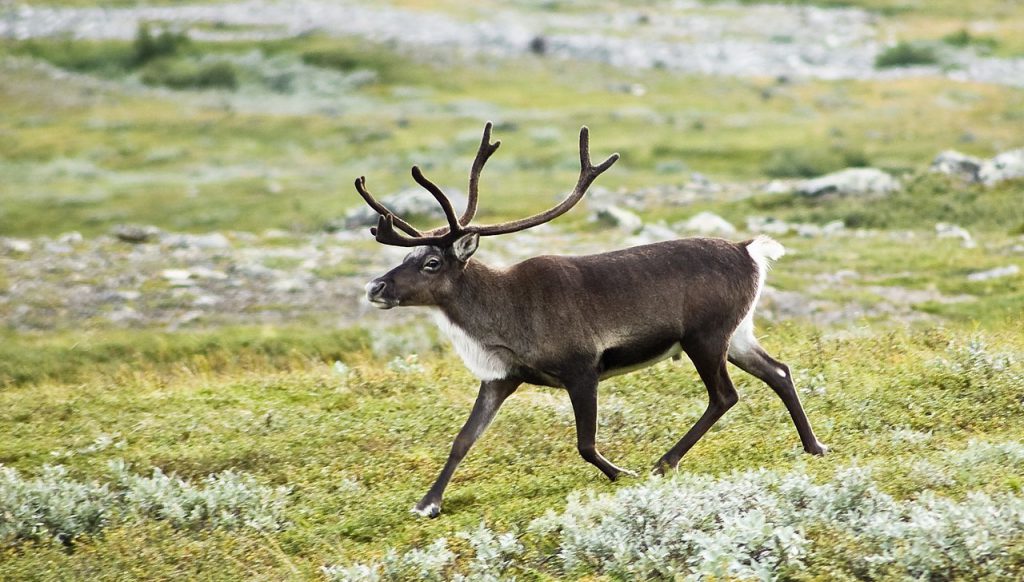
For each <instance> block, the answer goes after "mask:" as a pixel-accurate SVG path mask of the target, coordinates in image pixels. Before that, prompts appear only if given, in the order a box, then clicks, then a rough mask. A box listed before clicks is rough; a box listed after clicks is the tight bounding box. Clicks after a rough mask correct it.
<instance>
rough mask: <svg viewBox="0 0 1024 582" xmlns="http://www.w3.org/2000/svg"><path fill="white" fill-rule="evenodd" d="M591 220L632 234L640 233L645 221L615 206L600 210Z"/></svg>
mask: <svg viewBox="0 0 1024 582" xmlns="http://www.w3.org/2000/svg"><path fill="white" fill-rule="evenodd" d="M591 220H594V221H596V222H600V223H601V224H606V225H608V226H614V227H615V228H618V229H619V230H622V231H624V232H628V233H630V234H633V233H636V232H639V231H640V229H641V228H643V226H644V221H643V219H641V218H640V217H639V216H637V215H636V214H633V213H632V212H630V211H628V210H624V209H622V208H619V207H618V206H615V205H609V206H605V207H604V208H601V209H598V210H597V211H596V212H594V214H593V215H592V216H591Z"/></svg>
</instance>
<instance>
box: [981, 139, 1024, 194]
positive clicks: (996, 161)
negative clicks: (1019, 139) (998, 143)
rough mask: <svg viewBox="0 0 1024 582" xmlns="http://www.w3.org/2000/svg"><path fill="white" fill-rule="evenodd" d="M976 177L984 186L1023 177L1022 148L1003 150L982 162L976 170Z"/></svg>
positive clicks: (1023, 156)
mask: <svg viewBox="0 0 1024 582" xmlns="http://www.w3.org/2000/svg"><path fill="white" fill-rule="evenodd" d="M978 178H979V179H980V180H981V181H982V182H983V183H984V184H985V185H986V186H993V185H995V184H998V183H1000V182H1005V181H1006V180H1015V179H1019V178H1024V148H1020V149H1016V150H1010V151H1008V152H1003V153H1001V154H999V155H998V156H996V157H994V158H992V159H991V160H988V161H986V162H984V163H983V164H982V165H981V169H980V170H978Z"/></svg>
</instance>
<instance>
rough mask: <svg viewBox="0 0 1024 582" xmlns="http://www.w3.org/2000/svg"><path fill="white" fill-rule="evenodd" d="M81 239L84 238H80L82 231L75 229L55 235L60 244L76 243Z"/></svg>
mask: <svg viewBox="0 0 1024 582" xmlns="http://www.w3.org/2000/svg"><path fill="white" fill-rule="evenodd" d="M83 240H85V239H84V238H82V233H80V232H78V231H77V230H73V231H71V232H65V233H64V234H62V235H60V236H59V237H57V242H58V243H59V244H62V245H77V244H79V243H81V242H82V241H83Z"/></svg>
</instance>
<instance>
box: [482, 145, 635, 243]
mask: <svg viewBox="0 0 1024 582" xmlns="http://www.w3.org/2000/svg"><path fill="white" fill-rule="evenodd" d="M618 160H619V154H612V155H610V156H608V159H606V160H605V161H603V162H601V163H600V164H598V165H596V166H594V165H593V164H591V163H590V130H589V129H588V128H587V126H585V125H584V126H583V127H581V128H580V177H579V180H577V181H576V187H575V188H573V190H572V193H571V194H569V196H568V197H566V199H565V200H563V201H562V202H560V203H559V204H558V206H555V207H553V208H551V209H549V210H546V211H544V212H541V213H540V214H535V215H533V216H530V217H528V218H520V219H519V220H513V221H511V222H502V223H501V224H492V225H488V226H472V227H470V230H472V231H473V232H476V233H479V234H480V236H492V235H495V234H508V233H510V232H518V231H520V230H526V229H527V228H530V227H533V226H537V225H538V224H543V223H545V222H549V221H551V220H554V219H555V218H558V217H559V216H561V215H563V214H565V213H566V212H568V211H569V209H570V208H572V207H573V206H576V203H577V202H579V201H580V200H581V199H582V198H583V195H584V194H586V193H587V188H589V187H590V185H591V184H593V183H594V180H596V179H597V177H598V176H600V175H601V174H602V173H604V171H605V170H607V169H608V168H610V167H612V164H614V163H615V162H617V161H618Z"/></svg>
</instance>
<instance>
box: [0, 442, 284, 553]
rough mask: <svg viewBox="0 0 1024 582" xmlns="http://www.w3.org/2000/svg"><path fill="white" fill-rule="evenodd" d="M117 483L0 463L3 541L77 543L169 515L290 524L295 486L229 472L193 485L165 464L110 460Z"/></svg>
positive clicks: (213, 523) (216, 524)
mask: <svg viewBox="0 0 1024 582" xmlns="http://www.w3.org/2000/svg"><path fill="white" fill-rule="evenodd" d="M111 471H112V473H113V477H114V480H113V483H102V484H101V483H99V482H97V481H89V482H83V481H78V480H75V479H72V478H71V477H69V476H68V471H67V469H66V468H64V467H62V466H49V465H47V466H44V467H43V469H42V472H41V474H40V475H39V476H38V477H35V478H30V479H26V478H24V477H22V476H21V474H19V473H18V471H16V470H14V469H12V468H9V467H3V466H0V543H17V542H19V541H23V540H45V539H52V540H55V541H59V542H62V543H65V544H70V543H72V542H73V541H74V540H75V538H77V537H79V536H81V535H83V534H92V533H97V532H99V531H101V530H102V529H103V528H104V527H106V526H107V525H108V524H110V523H113V522H118V521H131V520H136V521H137V520H142V519H161V520H166V521H167V522H169V523H170V524H171V525H173V526H174V527H177V528H197V527H210V528H224V529H237V528H251V529H256V530H260V531H268V530H277V529H280V528H282V527H284V526H285V524H286V521H285V518H284V509H285V504H286V502H287V495H288V489H287V488H285V487H277V488H272V487H266V486H263V485H260V484H259V483H257V482H256V480H255V479H254V478H253V477H251V476H248V475H243V474H239V473H235V472H233V471H226V472H224V473H221V474H219V475H209V476H207V477H206V478H205V479H204V480H203V482H202V484H199V485H196V484H192V483H189V482H188V481H185V480H183V479H180V478H178V477H176V476H175V475H166V474H164V473H163V472H162V471H160V470H159V469H156V470H154V471H153V475H152V476H150V477H142V476H139V475H134V474H132V473H130V472H129V471H128V468H127V466H126V465H125V464H124V463H123V462H114V463H112V464H111Z"/></svg>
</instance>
